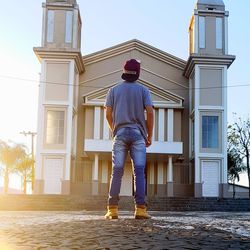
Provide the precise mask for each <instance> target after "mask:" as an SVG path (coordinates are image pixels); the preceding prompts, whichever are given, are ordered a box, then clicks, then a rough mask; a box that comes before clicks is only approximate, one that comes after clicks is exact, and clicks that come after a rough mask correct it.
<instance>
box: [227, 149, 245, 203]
mask: <svg viewBox="0 0 250 250" xmlns="http://www.w3.org/2000/svg"><path fill="white" fill-rule="evenodd" d="M227 163H228V179H229V180H230V181H231V182H232V184H233V198H235V181H236V180H237V182H239V180H240V175H239V174H240V173H241V172H243V171H244V170H245V166H244V164H243V160H242V158H241V157H240V155H239V154H238V153H237V152H236V151H235V150H233V149H231V150H228V153H227Z"/></svg>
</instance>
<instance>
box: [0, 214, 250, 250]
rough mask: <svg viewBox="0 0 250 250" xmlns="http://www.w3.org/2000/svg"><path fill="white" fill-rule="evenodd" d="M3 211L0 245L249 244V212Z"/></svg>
mask: <svg viewBox="0 0 250 250" xmlns="http://www.w3.org/2000/svg"><path fill="white" fill-rule="evenodd" d="M103 214H104V212H89V211H88V212H87V211H77V212H34V211H32V212H0V249H1V250H5V249H25V250H26V249H27V250H28V249H250V213H229V212H176V213H175V212H150V214H151V215H152V219H150V220H135V219H133V212H120V217H119V219H118V220H112V221H109V220H105V219H104V217H103Z"/></svg>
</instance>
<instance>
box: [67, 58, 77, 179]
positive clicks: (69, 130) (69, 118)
mask: <svg viewBox="0 0 250 250" xmlns="http://www.w3.org/2000/svg"><path fill="white" fill-rule="evenodd" d="M74 79H75V63H74V61H73V60H71V61H70V64H69V100H68V103H69V105H68V109H67V117H66V122H67V131H66V138H67V140H66V145H67V155H66V169H65V180H70V164H71V143H72V125H73V124H72V117H73V102H74V88H73V84H74Z"/></svg>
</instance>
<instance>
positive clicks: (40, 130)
mask: <svg viewBox="0 0 250 250" xmlns="http://www.w3.org/2000/svg"><path fill="white" fill-rule="evenodd" d="M45 79H46V73H45V60H44V59H42V61H41V74H40V85H39V98H38V100H39V101H38V110H37V111H38V112H37V114H38V118H37V141H36V162H35V180H41V179H42V176H43V168H42V154H41V151H42V148H43V138H44V137H45V135H44V125H43V124H44V120H45V117H44V116H45V112H44V111H45V108H44V106H43V103H44V92H45V83H44V82H45Z"/></svg>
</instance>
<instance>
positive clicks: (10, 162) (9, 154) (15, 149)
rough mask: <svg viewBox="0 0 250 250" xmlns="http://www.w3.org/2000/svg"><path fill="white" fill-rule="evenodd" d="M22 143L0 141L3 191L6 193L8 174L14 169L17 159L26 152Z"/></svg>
mask: <svg viewBox="0 0 250 250" xmlns="http://www.w3.org/2000/svg"><path fill="white" fill-rule="evenodd" d="M25 149H26V148H25V146H24V145H23V144H15V143H7V142H4V141H0V162H1V163H2V172H3V175H4V193H5V194H7V193H8V189H9V174H10V173H12V172H14V171H15V166H16V164H17V163H18V161H19V160H20V159H21V158H22V157H23V156H24V155H25V154H26V152H25Z"/></svg>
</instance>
